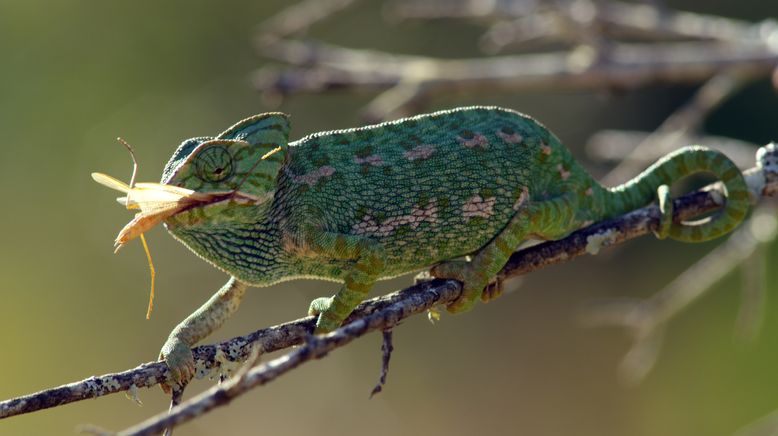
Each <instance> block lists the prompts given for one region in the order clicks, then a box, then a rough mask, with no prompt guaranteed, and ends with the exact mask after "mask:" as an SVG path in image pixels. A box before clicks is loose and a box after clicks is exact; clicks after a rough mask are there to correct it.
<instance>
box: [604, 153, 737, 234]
mask: <svg viewBox="0 0 778 436" xmlns="http://www.w3.org/2000/svg"><path fill="white" fill-rule="evenodd" d="M700 172H709V173H713V175H714V176H716V177H717V178H718V179H719V180H721V182H722V183H723V184H724V186H725V187H726V190H727V197H726V204H725V205H724V208H723V209H722V210H720V211H718V212H717V213H716V214H715V215H712V216H710V217H707V218H705V219H703V220H700V221H695V222H694V223H686V222H684V223H675V222H672V201H669V199H668V197H667V194H666V192H667V187H666V186H667V185H672V184H673V183H675V182H676V181H678V180H680V179H682V178H684V177H686V176H689V175H691V174H695V173H700ZM657 194H658V195H659V197H660V198H659V200H660V208H661V209H662V210H663V215H664V216H663V219H662V223H661V224H660V230H659V232H658V233H657V235H658V236H659V237H665V236H669V237H670V238H671V239H675V240H678V241H683V242H703V241H708V240H710V239H714V238H717V237H719V236H722V235H724V234H726V233H729V232H730V231H732V230H733V229H734V228H735V227H737V225H738V224H740V222H741V221H743V218H744V217H745V215H746V213H747V212H748V209H749V200H748V187H747V186H746V182H745V179H743V174H742V173H741V172H740V170H739V169H738V168H737V167H736V166H735V164H734V163H732V161H731V160H729V158H728V157H727V156H725V155H724V154H722V153H721V152H718V151H716V150H711V149H708V148H706V147H701V146H689V147H684V148H681V149H679V150H676V151H675V152H673V153H670V154H668V155H667V156H665V157H663V158H662V159H660V160H659V161H657V162H656V163H655V164H653V165H651V166H650V167H649V168H648V169H646V170H645V171H644V172H643V173H641V174H640V175H639V176H637V177H635V178H634V179H632V180H630V181H628V182H627V183H624V184H623V185H620V186H616V187H614V188H610V189H608V190H607V194H606V198H607V200H606V202H605V204H607V205H609V207H608V209H609V211H608V214H609V215H611V216H612V215H617V214H620V213H624V212H627V211H630V210H634V209H637V208H639V207H643V206H645V205H646V204H648V203H650V202H652V201H653V200H654V199H656V198H657Z"/></svg>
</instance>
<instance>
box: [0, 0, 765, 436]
mask: <svg viewBox="0 0 778 436" xmlns="http://www.w3.org/2000/svg"><path fill="white" fill-rule="evenodd" d="M287 3H288V2H285V1H275V0H273V1H269V0H266V1H261V2H240V1H222V2H218V3H217V2H181V1H179V2H154V3H146V4H145V5H141V4H139V3H137V2H122V3H119V2H95V1H82V0H72V1H68V2H38V1H31V2H21V1H16V2H13V1H7V0H6V1H0V66H1V67H0V138H2V142H1V143H0V198H2V199H3V202H2V206H0V229H2V232H1V233H0V332H2V333H0V356H2V358H1V359H0V399H7V398H11V397H14V396H18V395H23V394H27V393H31V392H34V391H38V390H41V389H44V388H48V387H53V386H57V385H60V384H65V383H69V382H73V381H77V380H81V379H84V378H86V377H88V376H91V375H97V374H103V373H108V372H115V371H120V370H124V369H128V368H132V367H135V366H137V365H138V364H140V363H142V362H146V361H151V360H154V359H156V357H157V354H158V351H159V347H160V346H161V345H162V343H163V342H164V340H165V338H166V337H167V335H168V333H169V332H170V330H171V329H172V328H173V327H174V326H175V325H176V324H177V323H178V322H179V321H181V320H182V319H183V318H185V317H186V316H187V315H189V314H190V313H191V312H192V311H193V310H195V309H196V308H197V307H199V306H200V305H201V304H202V303H203V302H204V301H205V300H206V299H207V298H209V297H210V295H211V294H212V293H213V292H214V291H215V290H217V289H218V288H219V287H220V286H221V285H222V284H223V282H225V281H226V276H225V275H224V274H223V273H221V272H219V271H217V270H216V269H214V268H212V267H211V266H209V265H208V264H206V263H205V262H203V261H201V260H200V259H198V258H197V257H196V256H195V255H193V254H192V253H190V252H189V251H188V250H187V249H186V248H185V247H183V246H182V245H180V244H178V243H177V242H175V241H174V240H173V239H172V238H171V237H170V236H168V235H167V234H166V232H165V231H164V229H162V228H157V229H154V230H153V231H151V232H150V233H148V234H147V239H148V241H149V244H150V247H151V250H152V254H153V256H154V260H155V266H156V269H157V273H158V274H157V297H156V301H155V311H154V313H153V315H152V317H151V319H150V320H148V321H147V320H145V319H144V315H145V312H146V304H147V298H148V286H149V279H148V269H147V264H146V259H145V256H144V255H143V251H142V248H141V245H140V244H135V243H133V244H130V246H128V247H127V248H125V249H124V250H122V252H120V253H119V254H118V255H115V256H114V255H113V254H112V245H113V239H114V237H115V235H116V233H117V232H118V230H119V229H121V227H122V226H123V225H124V224H125V223H126V222H127V221H128V220H129V219H130V218H131V214H130V213H129V212H127V211H125V210H123V209H122V208H121V207H120V206H118V205H117V204H116V203H115V202H114V197H115V194H114V193H113V192H109V191H108V190H106V189H105V188H103V187H101V186H99V185H97V184H96V183H94V182H92V180H91V178H90V176H89V174H90V173H91V172H92V171H100V172H105V173H107V174H110V175H113V176H116V177H118V178H120V179H124V180H128V179H129V176H130V171H131V165H130V159H129V157H128V156H127V153H126V151H125V150H124V149H123V148H122V147H121V146H120V145H118V144H117V143H116V141H115V138H116V137H117V136H122V137H123V138H125V139H126V140H127V141H129V142H130V143H131V144H133V146H134V147H135V151H136V154H137V157H138V161H139V164H140V170H139V174H138V180H140V181H157V180H158V179H159V175H160V174H161V170H162V167H163V165H164V164H165V162H167V159H168V158H169V156H170V154H171V153H172V152H173V150H174V149H175V147H176V146H177V145H178V144H179V143H180V142H181V141H182V140H183V139H185V138H189V137H194V136H203V135H212V134H216V133H218V132H221V131H222V130H223V129H225V128H226V127H228V126H229V125H231V124H232V123H234V122H235V121H237V120H239V119H241V118H243V117H246V116H248V115H251V114H254V113H259V112H263V111H267V110H282V111H284V112H287V113H290V114H292V123H293V131H292V138H293V139H299V138H301V137H302V136H304V135H306V134H308V133H312V132H315V131H319V130H330V129H336V128H346V127H352V126H355V125H359V124H361V123H362V122H363V121H362V119H361V118H360V111H361V109H362V108H363V107H364V106H365V105H366V104H367V103H368V102H369V101H370V100H371V99H372V98H373V97H375V93H374V92H362V93H350V92H340V93H322V94H316V93H306V94H303V95H291V96H289V97H288V98H285V99H283V101H280V100H279V99H277V98H267V96H265V98H263V97H262V96H261V95H260V93H259V92H257V90H256V89H254V87H253V85H252V77H253V76H252V73H253V72H254V71H255V70H256V69H257V68H259V67H262V66H263V65H267V64H269V63H272V61H271V60H268V59H267V58H264V57H262V56H261V55H259V54H258V53H257V51H256V49H255V46H254V41H255V39H256V37H257V34H258V32H259V31H261V30H262V29H261V28H260V23H262V22H263V20H265V19H266V18H268V17H269V16H271V15H272V14H274V13H277V12H278V11H280V10H281V9H282V8H284V7H286V6H288V4H287ZM667 4H668V6H670V7H672V8H676V9H680V10H694V11H697V12H702V13H708V14H717V15H721V16H725V17H731V18H737V19H742V20H747V21H753V22H756V21H761V20H763V19H765V18H769V17H775V16H776V15H778V4H776V3H775V2H767V1H760V0H742V1H738V2H731V1H725V0H711V1H708V2H705V3H701V2H694V1H691V0H687V1H671V2H667ZM382 10H383V9H382V3H381V2H379V1H376V0H365V1H363V2H360V3H358V4H355V5H353V6H352V7H351V8H349V9H347V10H345V11H343V12H342V13H339V14H338V15H336V16H333V17H331V18H330V19H329V20H327V21H323V22H321V23H319V24H317V25H315V26H313V27H312V28H311V29H310V31H309V32H308V36H309V37H312V38H317V39H320V40H323V41H327V42H328V43H332V44H338V45H342V46H348V47H353V48H370V49H378V50H383V51H386V52H391V53H404V54H412V55H427V56H436V57H441V58H462V57H476V56H483V54H482V53H481V52H479V45H478V42H477V41H478V37H479V35H480V34H481V32H482V31H483V28H482V27H481V26H479V25H477V23H474V22H471V21H456V20H442V21H423V20H422V21H418V20H411V21H402V22H397V21H391V20H390V21H387V20H385V19H384V17H383V14H382ZM697 87H698V85H697V84H682V85H676V84H663V85H649V86H643V87H640V88H638V89H628V90H619V91H613V90H609V91H597V90H567V91H556V92H548V91H544V92H534V93H518V92H516V93H512V92H505V91H489V90H488V89H487V90H483V91H478V92H461V93H456V94H454V93H452V94H447V95H437V96H435V98H432V99H431V100H429V101H428V102H427V105H426V106H425V110H426V109H429V110H433V109H444V108H450V107H454V106H462V105H471V104H483V105H501V106H506V107H511V108H514V109H517V110H520V111H522V112H526V113H529V114H531V115H533V116H534V117H537V118H538V119H540V120H542V121H543V123H545V124H546V125H547V126H548V127H549V128H551V129H552V130H553V131H554V132H555V133H556V134H557V135H558V136H559V137H560V138H561V139H562V141H563V142H564V143H566V144H567V145H568V147H570V148H571V149H572V150H573V153H574V154H575V155H576V156H577V157H579V158H580V159H581V160H582V162H583V164H584V165H585V166H587V168H589V169H591V170H592V171H593V172H594V173H595V174H598V175H602V174H604V173H605V172H606V171H607V167H606V166H604V165H602V164H597V163H594V162H592V161H591V160H589V159H588V157H587V153H586V152H585V151H584V148H583V144H584V143H585V142H586V140H587V138H589V136H590V135H592V134H594V133H595V132H597V131H599V130H601V129H635V130H644V131H651V130H653V129H655V128H656V127H657V126H658V125H659V124H660V123H662V121H663V120H664V119H665V118H666V117H667V116H668V115H669V114H670V113H672V112H673V111H674V110H675V109H676V108H677V107H678V106H679V105H681V104H683V103H684V102H685V101H687V100H688V99H689V97H690V96H692V95H693V94H694V92H695V90H696V89H697ZM271 103H272V104H271ZM279 104H280V105H279ZM777 120H778V96H777V95H776V91H775V89H774V88H773V86H772V85H771V82H770V78H769V77H765V78H763V79H760V80H754V81H749V82H748V83H747V84H746V85H745V86H744V87H743V88H742V89H740V90H739V91H738V92H737V93H735V94H734V95H733V96H732V97H731V98H729V99H727V100H726V101H725V102H724V103H723V104H722V105H721V106H720V107H718V108H717V109H716V110H715V111H714V112H712V113H711V114H710V116H709V117H707V118H706V121H705V124H704V126H703V130H704V131H706V132H708V133H710V134H715V135H723V136H729V137H733V138H738V139H740V140H743V141H748V142H750V143H755V144H764V143H766V142H768V141H770V140H771V139H776V138H778V121H777ZM719 243H720V242H712V243H706V244H700V245H686V244H681V243H676V242H672V241H657V240H655V239H654V238H649V237H646V238H641V239H640V240H637V241H633V242H630V243H628V244H626V245H623V246H620V247H616V248H613V249H606V250H604V251H603V252H602V253H601V254H600V255H598V256H596V257H591V256H590V257H586V258H579V259H576V260H575V261H573V262H568V263H565V264H563V265H557V266H553V267H550V268H546V269H545V270H542V271H538V272H536V273H533V274H531V275H530V276H528V277H526V278H525V279H523V280H522V281H521V283H518V282H517V281H514V282H511V283H508V284H507V288H508V291H509V294H508V295H506V296H504V297H503V298H501V299H500V300H498V301H497V302H495V303H492V304H489V305H480V306H478V307H477V309H476V310H474V311H473V312H471V313H468V314H465V315H462V316H456V317H450V316H445V315H444V316H443V319H442V320H441V321H440V322H438V323H436V324H434V325H432V324H430V322H429V321H427V319H426V318H425V317H424V316H417V317H415V318H414V319H411V320H408V321H406V322H405V323H404V324H403V325H402V326H401V327H400V328H397V329H396V331H395V353H394V355H393V358H392V361H391V368H390V372H389V378H388V385H387V386H386V388H385V389H384V392H383V393H381V394H380V395H378V396H376V397H375V398H373V399H371V400H369V401H368V400H367V398H368V395H369V393H370V390H371V389H372V387H373V385H374V384H375V382H376V381H377V378H378V375H379V370H380V357H381V356H380V345H381V341H380V335H376V334H372V335H369V336H367V337H365V338H363V339H361V340H359V341H357V342H355V343H353V344H351V345H349V346H348V347H345V348H343V349H339V350H337V351H335V352H333V353H331V354H330V355H329V356H327V357H326V358H325V359H322V360H320V361H316V362H311V363H310V364H307V365H304V366H303V367H301V368H299V369H297V370H295V371H293V372H292V373H290V374H288V375H287V376H284V377H282V378H280V379H279V380H277V381H275V382H273V383H271V384H270V385H268V386H266V387H262V388H259V389H256V390H254V391H252V392H251V393H249V394H248V395H245V396H243V397H241V398H239V399H238V400H237V401H235V402H233V403H231V404H230V405H229V406H228V407H224V408H221V409H219V410H216V411H214V412H212V413H210V414H208V415H206V416H205V417H202V418H200V419H198V420H196V421H194V422H192V423H189V424H187V425H185V426H184V427H182V428H181V429H179V430H177V434H187V435H207V434H215V433H217V432H219V433H220V434H252V433H259V432H261V433H264V434H289V435H298V434H299V435H302V434H312V433H316V434H320V435H336V434H373V435H384V434H386V435H388V434H426V435H437V434H447V435H472V434H482V435H486V434H528V435H561V434H577V435H645V436H648V435H690V434H694V435H728V434H732V433H733V432H735V431H737V430H738V429H741V428H743V427H744V426H747V425H748V424H749V423H752V422H754V421H756V420H758V419H760V418H761V417H763V416H765V415H767V414H769V413H771V412H772V411H773V410H775V409H778V390H777V389H776V386H778V372H776V371H775V368H776V367H778V316H776V315H775V314H776V312H777V311H778V299H776V298H774V296H775V291H777V290H778V277H776V270H775V268H774V265H775V261H776V259H778V258H777V257H776V255H778V245H776V244H771V245H768V246H767V247H766V249H765V250H763V251H762V252H761V254H760V255H759V256H760V259H762V260H764V259H766V260H767V262H768V265H769V267H768V274H767V278H766V279H765V280H766V282H765V283H767V286H768V289H767V295H768V298H767V300H766V303H765V306H764V308H763V309H764V313H765V318H764V322H763V323H762V325H761V329H760V330H759V335H758V336H757V337H756V338H755V339H753V340H750V341H743V340H739V339H737V335H736V330H735V327H734V326H735V322H736V319H737V316H738V307H739V304H740V293H739V289H740V288H741V287H742V286H743V283H744V281H743V274H742V273H743V271H744V270H745V271H749V269H748V268H745V269H744V268H738V269H737V270H736V271H735V273H732V274H729V275H727V276H726V277H725V278H724V279H723V280H721V281H720V282H718V283H717V284H716V285H715V287H713V288H712V289H710V291H709V292H708V293H707V294H706V295H705V297H704V298H702V299H700V300H699V301H697V302H695V304H693V305H691V306H689V307H688V308H687V309H686V310H685V311H683V312H682V313H680V314H679V315H678V316H677V317H675V318H673V319H672V320H671V322H670V323H669V325H668V326H667V329H666V331H665V336H664V343H663V345H662V349H661V351H660V354H659V356H658V361H657V363H656V366H655V367H654V369H653V371H652V372H651V373H649V374H648V375H647V376H646V377H645V379H644V380H643V381H642V383H640V384H638V385H636V386H629V385H627V384H625V383H622V382H620V380H621V378H620V376H619V372H618V366H619V362H620V361H621V359H622V358H623V356H624V354H625V353H626V352H627V350H628V349H629V347H630V345H631V337H630V336H629V335H628V334H627V333H626V332H625V331H624V330H623V329H619V328H584V327H583V326H582V325H581V323H580V318H581V316H580V315H581V312H582V309H583V307H584V306H586V305H587V304H588V303H590V302H592V301H593V300H597V299H603V298H618V297H648V296H650V295H652V294H653V293H655V292H657V291H659V290H660V289H662V288H663V287H664V286H665V285H666V284H667V283H669V282H670V281H672V280H673V279H674V278H675V277H676V276H677V275H678V274H679V273H681V272H683V271H684V270H686V269H687V268H688V267H689V266H690V265H692V264H693V263H694V262H695V261H697V260H698V259H700V258H701V257H703V256H704V255H705V254H706V253H707V252H709V251H710V250H711V249H713V248H714V247H716V246H717V245H718V244H719ZM760 280H761V279H760ZM410 283H411V278H410V277H404V278H399V279H396V280H393V281H391V282H385V283H382V284H381V285H380V286H377V287H376V289H375V290H374V292H373V294H374V295H378V294H379V293H386V292H389V291H391V290H394V289H397V288H401V287H405V286H407V285H409V284H410ZM333 290H334V287H333V284H331V283H327V282H315V281H295V282H290V283H284V284H282V285H277V286H274V287H272V288H264V289H253V290H251V291H250V293H249V294H248V295H247V297H246V298H245V300H244V303H243V305H242V307H241V309H240V311H239V312H238V313H237V314H236V315H235V316H234V317H233V318H232V319H231V320H230V321H229V322H228V323H227V324H226V325H225V326H224V327H223V328H222V329H220V330H219V331H218V332H217V333H216V334H215V335H214V336H213V337H211V338H209V342H210V341H215V340H217V339H223V338H229V337H232V336H236V335H239V334H244V333H247V332H249V331H252V330H255V329H257V328H260V327H263V326H268V325H272V324H276V323H280V322H283V321H286V320H291V319H295V318H298V317H300V316H303V315H304V313H305V310H306V309H307V307H308V302H309V301H310V300H311V299H313V298H315V297H318V296H322V295H329V294H331V293H332V292H333ZM211 384H212V382H211V381H202V380H200V381H197V382H195V383H194V384H193V385H192V387H191V388H190V389H189V391H188V393H187V395H188V396H191V395H193V394H194V393H196V392H197V391H199V390H202V389H205V388H207V387H208V386H210V385H211ZM140 398H141V400H142V401H143V403H144V405H143V406H142V407H138V406H137V405H136V404H134V403H133V402H132V401H129V400H128V399H126V398H124V396H123V395H112V396H108V397H104V398H99V399H97V400H91V401H82V402H79V403H75V404H71V405H67V406H63V407H58V408H54V409H49V410H44V411H40V412H36V413H33V414H29V415H24V416H18V417H14V418H10V419H8V420H3V421H0V434H3V435H5V434H8V435H16V434H19V435H21V434H70V433H71V432H73V431H75V430H74V429H75V428H76V426H78V425H79V424H86V423H89V424H95V425H98V426H101V427H104V428H108V429H112V430H119V429H122V428H125V427H127V426H129V425H132V424H134V423H137V422H139V421H141V420H143V419H145V418H147V417H149V416H151V415H153V414H156V413H158V412H159V411H162V410H165V409H166V408H167V398H166V397H165V396H164V395H163V394H162V392H161V390H159V389H152V390H142V391H141V392H140Z"/></svg>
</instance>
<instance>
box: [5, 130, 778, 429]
mask: <svg viewBox="0 0 778 436" xmlns="http://www.w3.org/2000/svg"><path fill="white" fill-rule="evenodd" d="M757 157H758V162H757V166H756V167H754V168H751V169H749V170H747V171H746V172H745V175H746V177H747V180H748V181H749V187H750V188H751V193H752V197H753V200H754V201H757V200H758V199H759V198H761V197H762V196H773V195H776V193H778V150H776V147H775V145H774V144H769V145H767V146H765V147H762V148H761V149H760V151H759V152H758V153H757ZM722 200H723V197H722V195H721V194H720V193H719V192H717V191H716V190H715V189H713V188H712V187H707V188H704V189H702V190H700V191H696V192H694V193H691V194H688V195H686V196H683V197H681V198H678V199H676V200H674V206H675V216H674V219H675V220H676V221H680V220H688V219H691V218H692V217H694V216H697V215H699V214H701V213H705V212H708V211H712V210H714V209H716V208H718V207H720V206H721V203H722ZM659 217H660V212H659V209H658V208H657V207H656V206H654V205H651V206H647V207H644V208H641V209H638V210H635V211H632V212H629V213H627V214H625V215H622V216H620V217H617V218H614V219H612V220H608V221H604V222H602V223H598V224H596V225H592V226H590V227H587V228H585V229H582V230H579V231H576V232H574V233H572V234H571V235H569V236H568V237H566V238H564V239H560V240H556V241H548V242H544V243H542V244H538V245H535V246H532V247H529V248H527V249H524V250H521V251H519V252H516V253H514V254H513V255H512V256H511V258H510V260H509V261H508V263H507V265H506V266H505V268H503V270H502V271H501V272H500V273H499V275H498V279H499V280H505V279H507V278H511V277H516V276H519V275H523V274H526V273H529V272H532V271H535V270H537V269H540V268H542V267H545V266H547V265H552V264H557V263H562V262H566V261H569V260H571V259H573V258H575V257H578V256H581V255H583V254H587V253H589V254H595V253H596V252H597V251H598V250H599V248H601V247H602V246H607V245H614V244H619V243H622V242H625V241H627V240H630V239H633V238H636V237H638V236H641V235H644V234H646V233H649V232H650V231H651V229H652V228H654V227H655V226H656V225H657V223H658V220H659ZM460 292H461V288H460V284H459V283H458V282H456V281H453V280H432V281H429V282H425V283H421V284H418V285H416V286H412V287H410V288H407V289H404V290H402V291H398V292H394V293H391V294H388V295H385V296H383V297H378V298H374V299H371V300H368V301H366V302H364V303H363V304H361V305H360V306H359V307H358V308H357V310H356V311H355V312H354V313H353V314H352V315H351V316H350V317H349V319H348V320H347V321H346V325H345V326H344V327H342V328H341V329H338V330H337V331H335V332H333V333H331V334H330V335H327V336H324V337H322V338H318V339H315V340H311V339H310V334H311V332H312V331H313V326H314V321H315V319H314V317H306V318H301V319H298V320H296V321H291V322H288V323H284V324H280V325H278V326H274V327H269V328H264V329H260V330H257V331H255V332H253V333H251V334H248V335H245V336H239V337H236V338H233V339H230V340H228V341H224V342H221V343H218V344H215V345H204V346H199V347H196V348H195V349H194V350H193V352H194V357H195V359H196V366H197V375H196V376H197V377H198V378H203V377H205V376H210V375H214V374H216V373H218V372H219V371H222V372H224V371H226V372H230V371H231V370H234V369H235V368H236V367H237V366H238V365H239V364H240V362H243V361H245V360H246V359H247V358H248V357H249V355H250V354H251V350H252V348H254V347H257V348H258V349H260V350H262V351H263V352H272V351H276V350H281V349H284V348H289V347H292V346H294V345H299V344H302V343H306V345H305V346H304V347H301V348H299V349H297V350H295V351H293V352H292V353H290V354H288V355H286V356H282V357H279V358H277V359H275V360H272V361H270V362H267V363H265V364H263V365H261V366H259V367H257V368H254V369H252V370H251V371H249V372H248V373H247V375H246V376H245V377H246V378H245V379H244V380H243V381H235V382H234V383H235V384H237V385H239V386H240V387H236V388H234V389H236V390H237V391H240V392H243V391H242V390H241V389H243V388H244V387H246V384H247V383H248V385H250V386H256V385H258V384H264V383H267V382H269V381H271V380H273V379H275V378H277V377H278V376H279V375H281V374H283V373H285V372H287V371H289V370H291V369H293V368H294V367H296V366H297V365H299V364H301V363H303V362H305V361H308V360H311V359H315V358H319V357H321V356H322V353H326V352H327V351H330V350H332V349H334V348H337V347H339V346H342V345H344V344H346V343H348V342H349V341H351V340H353V339H355V338H357V337H359V336H361V335H363V334H365V333H367V332H369V331H373V330H377V329H380V330H386V329H388V328H390V327H392V326H394V325H396V324H397V322H399V321H400V320H402V319H404V318H406V317H408V316H411V315H413V314H417V313H420V312H423V311H425V310H429V309H431V308H433V307H435V306H437V305H441V304H446V303H449V302H451V301H453V300H455V299H456V298H457V297H459V294H460ZM306 338H308V340H307V342H306ZM168 377H169V373H168V371H167V366H166V365H165V364H164V363H163V362H153V363H145V364H143V365H140V366H138V367H137V368H134V369H132V370H128V371H124V372H121V373H115V374H107V375H103V376H100V377H90V378H88V379H86V380H82V381H80V382H76V383H71V384H68V385H64V386H61V387H58V388H53V389H49V390H44V391H41V392H38V393H35V394H30V395H27V396H23V397H19V398H15V399H11V400H7V401H4V402H1V403H0V418H7V417H10V416H14V415H19V414H23V413H29V412H33V411H36V410H41V409H45V408H49V407H55V406H59V405H63V404H68V403H71V402H74V401H80V400H83V399H87V398H96V397H100V396H103V395H107V394H112V393H117V392H121V391H127V390H131V391H134V390H136V389H137V388H139V387H152V386H154V385H155V384H158V383H159V382H160V381H162V380H166V379H168ZM214 389H218V387H217V388H214ZM231 389H232V388H231ZM208 392H211V391H208ZM214 392H219V393H213V392H212V394H213V395H214V396H219V397H221V396H224V395H227V396H228V398H232V397H229V395H231V394H229V393H224V392H227V391H224V390H218V391H214ZM229 392H232V391H229ZM236 395H237V393H236ZM204 398H207V397H200V396H198V397H196V398H195V399H192V400H189V401H187V402H185V403H183V404H181V405H179V406H176V407H174V408H173V409H172V410H171V412H170V413H171V416H176V414H177V413H183V415H182V416H189V417H190V418H191V416H192V415H189V413H191V412H183V411H184V410H192V409H190V407H195V406H192V404H193V401H194V400H198V401H205V402H206V403H208V402H210V401H213V399H209V400H206V399H204ZM197 404H198V406H196V407H202V406H203V403H197ZM208 404H211V403H208ZM216 405H217V404H212V405H211V406H209V407H216ZM190 418H187V419H190ZM170 419H178V418H170ZM166 423H167V424H169V422H167V421H166ZM165 425H166V424H165Z"/></svg>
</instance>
